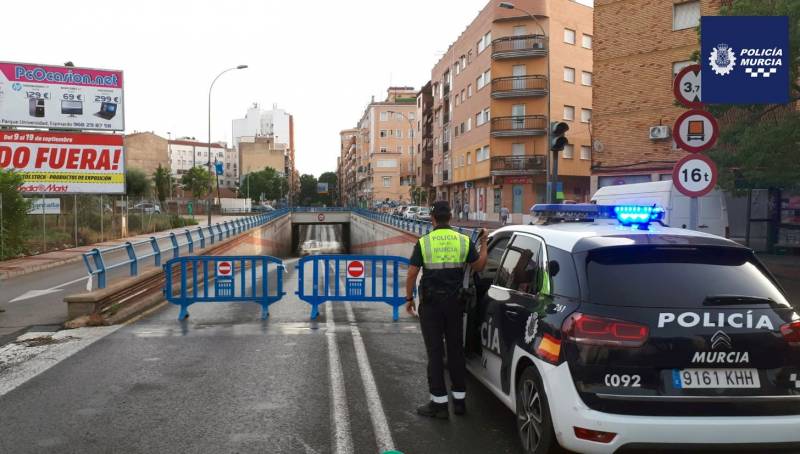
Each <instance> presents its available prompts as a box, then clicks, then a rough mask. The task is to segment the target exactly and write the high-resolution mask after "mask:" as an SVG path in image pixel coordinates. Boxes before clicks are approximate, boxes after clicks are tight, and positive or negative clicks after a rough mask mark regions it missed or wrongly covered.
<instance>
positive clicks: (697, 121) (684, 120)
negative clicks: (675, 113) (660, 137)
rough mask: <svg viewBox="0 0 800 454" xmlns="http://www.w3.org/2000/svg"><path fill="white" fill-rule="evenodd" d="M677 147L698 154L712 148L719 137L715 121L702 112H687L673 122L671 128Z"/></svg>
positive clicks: (708, 114) (709, 115)
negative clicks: (673, 124)
mask: <svg viewBox="0 0 800 454" xmlns="http://www.w3.org/2000/svg"><path fill="white" fill-rule="evenodd" d="M673 131H674V134H675V143H676V144H678V147H680V148H682V149H684V150H686V151H688V152H691V153H699V152H701V151H705V150H708V149H710V148H712V147H713V146H714V145H715V144H716V143H717V138H718V137H719V126H717V120H716V119H714V117H713V116H712V115H711V114H710V113H708V112H706V111H704V110H689V111H686V112H684V113H683V115H681V116H680V117H678V119H677V120H675V127H674V128H673Z"/></svg>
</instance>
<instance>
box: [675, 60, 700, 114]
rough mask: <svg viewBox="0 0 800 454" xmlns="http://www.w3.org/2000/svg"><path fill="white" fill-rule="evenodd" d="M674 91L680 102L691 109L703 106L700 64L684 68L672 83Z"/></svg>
mask: <svg viewBox="0 0 800 454" xmlns="http://www.w3.org/2000/svg"><path fill="white" fill-rule="evenodd" d="M672 84H673V85H672V91H673V92H674V93H675V99H677V100H678V102H679V103H681V104H683V105H684V106H686V107H688V108H690V109H697V108H700V107H702V105H703V103H702V102H701V101H700V65H689V66H687V67H685V68H683V69H682V70H681V71H680V72H679V73H678V75H677V76H675V80H674V81H673V83H672Z"/></svg>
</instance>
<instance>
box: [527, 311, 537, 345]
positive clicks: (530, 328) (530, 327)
mask: <svg viewBox="0 0 800 454" xmlns="http://www.w3.org/2000/svg"><path fill="white" fill-rule="evenodd" d="M537 332H539V313H538V312H534V313H532V314H531V316H530V317H528V323H527V324H526V325H525V343H526V344H530V343H531V342H533V339H534V338H536V333H537Z"/></svg>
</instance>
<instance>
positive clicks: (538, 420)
mask: <svg viewBox="0 0 800 454" xmlns="http://www.w3.org/2000/svg"><path fill="white" fill-rule="evenodd" d="M516 394H517V435H518V436H519V439H520V442H521V444H522V452H524V453H525V454H546V453H548V452H551V449H552V448H554V447H555V445H556V444H557V443H556V437H555V432H554V431H553V420H552V418H551V416H550V407H549V404H548V400H547V395H546V394H545V392H544V386H542V380H541V379H540V378H539V373H538V372H537V371H536V368H535V367H534V366H532V365H531V366H528V367H526V368H525V370H523V371H522V374H521V375H520V377H519V381H518V382H517V392H516Z"/></svg>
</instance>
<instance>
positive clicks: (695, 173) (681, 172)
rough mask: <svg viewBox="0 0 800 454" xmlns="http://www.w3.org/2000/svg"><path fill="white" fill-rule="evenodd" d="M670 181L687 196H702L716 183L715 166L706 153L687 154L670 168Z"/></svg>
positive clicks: (712, 188)
mask: <svg viewBox="0 0 800 454" xmlns="http://www.w3.org/2000/svg"><path fill="white" fill-rule="evenodd" d="M672 182H673V183H674V184H675V188H677V189H678V191H680V192H681V193H682V194H683V195H685V196H687V197H703V196H704V195H706V194H708V193H709V192H711V191H712V190H714V186H716V185H717V166H715V165H714V161H712V160H711V158H709V157H708V156H706V155H703V154H694V155H687V156H685V157H684V158H683V159H681V160H680V161H678V162H677V163H676V164H675V167H674V168H673V169H672Z"/></svg>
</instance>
